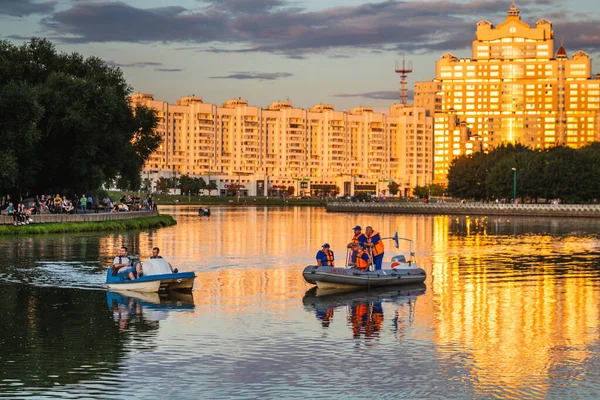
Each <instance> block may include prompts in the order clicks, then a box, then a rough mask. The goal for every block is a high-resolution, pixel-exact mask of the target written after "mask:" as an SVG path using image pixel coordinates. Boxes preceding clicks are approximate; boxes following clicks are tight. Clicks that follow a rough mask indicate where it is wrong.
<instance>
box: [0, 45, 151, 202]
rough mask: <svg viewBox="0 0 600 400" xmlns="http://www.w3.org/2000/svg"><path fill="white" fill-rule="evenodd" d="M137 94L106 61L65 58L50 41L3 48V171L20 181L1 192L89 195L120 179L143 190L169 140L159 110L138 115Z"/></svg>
mask: <svg viewBox="0 0 600 400" xmlns="http://www.w3.org/2000/svg"><path fill="white" fill-rule="evenodd" d="M130 93H131V88H130V86H129V85H127V82H126V81H125V79H124V77H123V73H122V71H121V70H120V69H119V68H114V67H110V66H108V65H106V63H105V62H104V61H103V60H101V59H99V58H96V57H89V58H84V57H83V56H81V55H79V54H77V53H73V54H62V53H58V52H57V51H56V49H55V48H54V46H53V45H52V43H50V42H49V41H48V40H46V39H32V40H31V41H30V42H28V43H25V44H23V45H21V46H15V45H13V44H11V43H10V42H8V41H0V140H2V143H3V146H1V148H2V150H0V170H1V171H2V174H3V175H2V178H5V176H4V175H9V176H10V177H12V178H10V179H8V177H7V179H0V192H6V191H12V192H14V191H19V192H21V193H23V194H25V193H27V192H29V193H41V192H45V191H52V192H67V191H68V192H82V191H88V190H93V189H97V188H99V187H100V186H101V185H102V184H103V183H105V182H107V181H109V180H112V179H117V182H118V184H119V186H121V187H125V188H129V189H136V188H138V187H139V186H140V184H141V177H140V170H141V168H142V166H143V163H144V161H145V160H146V159H147V158H148V156H149V155H150V154H151V153H152V152H153V151H154V150H155V149H156V147H157V146H158V145H159V142H160V140H161V138H160V136H159V135H158V134H157V133H156V132H155V127H156V122H157V118H156V116H155V113H154V111H152V110H150V109H148V108H146V107H137V108H135V109H132V108H131V107H130V105H129V102H128V96H129V95H130ZM15 135H17V137H18V139H17V140H13V139H14V138H15ZM3 139H8V140H3ZM17 147H18V148H17Z"/></svg>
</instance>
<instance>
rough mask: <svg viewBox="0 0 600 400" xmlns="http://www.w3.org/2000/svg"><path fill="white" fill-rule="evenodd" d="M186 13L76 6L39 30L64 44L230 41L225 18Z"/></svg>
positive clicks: (116, 5)
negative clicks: (56, 36) (52, 35)
mask: <svg viewBox="0 0 600 400" xmlns="http://www.w3.org/2000/svg"><path fill="white" fill-rule="evenodd" d="M187 11H188V10H186V9H185V8H183V7H177V6H172V7H162V8H149V9H141V8H135V7H132V6H129V5H127V4H125V3H108V2H102V3H77V4H75V5H74V6H73V7H72V8H70V9H68V10H65V11H59V12H56V13H54V14H53V15H52V16H51V17H47V18H44V19H42V26H43V27H45V29H47V30H48V31H50V32H52V33H53V34H56V35H59V37H58V38H57V39H60V40H61V41H62V42H67V43H92V42H130V43H144V42H146V43H149V42H185V41H193V42H196V43H205V42H210V41H213V40H226V39H227V38H229V35H228V32H227V28H226V19H227V18H226V16H225V15H221V16H219V15H216V14H210V13H207V14H202V13H190V12H187Z"/></svg>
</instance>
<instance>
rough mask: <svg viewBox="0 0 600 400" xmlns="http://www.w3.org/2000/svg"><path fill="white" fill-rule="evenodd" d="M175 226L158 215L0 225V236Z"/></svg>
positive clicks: (172, 222)
mask: <svg viewBox="0 0 600 400" xmlns="http://www.w3.org/2000/svg"><path fill="white" fill-rule="evenodd" d="M34 218H35V217H34ZM175 224H177V222H176V221H175V220H174V219H173V217H171V216H170V215H159V216H157V217H147V218H135V219H124V220H119V221H102V222H66V223H47V224H32V225H22V226H13V225H0V235H35V234H44V233H67V232H68V233H73V232H101V231H123V230H130V229H131V230H132V229H148V228H162V227H165V226H171V225H175Z"/></svg>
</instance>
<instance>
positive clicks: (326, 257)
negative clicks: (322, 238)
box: [317, 243, 334, 267]
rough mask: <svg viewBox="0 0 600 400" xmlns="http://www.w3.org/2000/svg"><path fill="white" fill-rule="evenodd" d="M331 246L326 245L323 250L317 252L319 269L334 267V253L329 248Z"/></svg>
mask: <svg viewBox="0 0 600 400" xmlns="http://www.w3.org/2000/svg"><path fill="white" fill-rule="evenodd" d="M329 247H330V246H329V244H328V243H325V244H324V245H323V250H319V251H318V252H317V265H318V266H319V267H333V266H334V265H333V261H334V257H333V251H331V249H330V248H329Z"/></svg>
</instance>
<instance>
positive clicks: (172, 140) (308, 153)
mask: <svg viewBox="0 0 600 400" xmlns="http://www.w3.org/2000/svg"><path fill="white" fill-rule="evenodd" d="M130 101H131V103H132V104H144V105H146V106H148V107H150V108H152V109H155V110H156V111H157V115H158V120H159V122H158V127H157V129H158V132H159V133H160V134H161V135H162V137H163V142H162V143H161V145H160V147H159V149H158V150H157V151H156V152H155V153H153V154H152V155H151V157H150V158H149V159H148V161H147V162H146V165H145V166H144V169H143V172H142V179H150V180H152V181H154V182H156V181H157V180H158V179H159V178H160V177H164V178H171V177H176V176H181V175H190V176H194V177H203V178H204V179H205V180H214V181H216V183H217V184H218V186H219V193H220V194H224V193H225V192H226V191H227V190H226V189H227V187H229V186H231V185H234V184H235V185H236V186H242V189H241V191H242V193H244V194H249V195H266V194H267V193H268V191H273V189H275V190H277V189H280V188H281V189H283V188H285V189H287V188H288V187H289V186H292V187H294V193H295V194H298V195H309V194H311V195H314V194H317V193H332V192H336V193H337V194H348V195H353V194H355V193H356V192H369V193H373V194H378V195H381V194H388V189H389V188H388V185H389V183H390V181H394V182H396V183H398V184H399V186H400V191H401V194H403V195H408V194H410V193H411V189H412V188H414V187H415V186H417V185H419V186H422V185H424V184H427V183H431V182H432V176H433V170H432V159H431V152H432V143H433V119H432V118H431V117H429V116H427V111H426V110H425V109H424V108H418V107H412V106H408V105H394V106H392V108H391V109H390V116H388V115H385V114H382V113H376V112H374V111H373V109H372V108H369V107H356V108H353V109H352V110H350V111H347V112H346V111H337V110H335V109H334V107H333V105H330V104H316V105H315V106H314V107H312V108H310V109H308V110H304V109H300V108H294V107H293V105H292V103H290V102H287V101H285V102H284V101H277V102H274V103H272V104H271V105H269V106H268V107H267V108H266V109H262V108H259V107H253V106H249V105H248V101H246V100H243V99H232V100H228V101H226V102H225V103H224V104H223V105H222V106H221V107H217V106H215V105H212V104H206V103H204V102H203V101H202V98H201V97H195V96H191V97H183V98H181V99H180V100H178V101H177V102H176V104H175V105H170V104H168V103H166V102H163V101H157V100H155V99H154V96H153V95H151V94H141V93H138V94H134V95H132V97H131V99H130Z"/></svg>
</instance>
